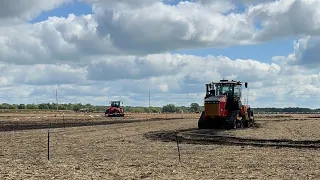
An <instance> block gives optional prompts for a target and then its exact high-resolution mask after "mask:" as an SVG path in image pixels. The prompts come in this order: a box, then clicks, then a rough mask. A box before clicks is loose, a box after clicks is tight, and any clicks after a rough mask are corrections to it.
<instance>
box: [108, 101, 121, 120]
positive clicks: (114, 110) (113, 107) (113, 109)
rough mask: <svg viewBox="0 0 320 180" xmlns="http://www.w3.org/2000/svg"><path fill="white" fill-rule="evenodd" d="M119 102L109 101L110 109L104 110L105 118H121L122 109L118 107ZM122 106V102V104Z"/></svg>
mask: <svg viewBox="0 0 320 180" xmlns="http://www.w3.org/2000/svg"><path fill="white" fill-rule="evenodd" d="M120 104H121V101H111V102H110V107H109V108H107V109H106V111H105V113H104V114H105V116H108V117H123V116H124V112H123V108H122V107H121V106H120ZM122 104H123V102H122Z"/></svg>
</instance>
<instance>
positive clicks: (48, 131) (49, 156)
mask: <svg viewBox="0 0 320 180" xmlns="http://www.w3.org/2000/svg"><path fill="white" fill-rule="evenodd" d="M49 160H50V130H49V129H48V161H49Z"/></svg>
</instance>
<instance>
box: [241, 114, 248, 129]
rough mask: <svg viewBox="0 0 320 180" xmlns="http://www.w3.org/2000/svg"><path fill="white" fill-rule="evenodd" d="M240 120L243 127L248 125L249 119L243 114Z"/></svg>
mask: <svg viewBox="0 0 320 180" xmlns="http://www.w3.org/2000/svg"><path fill="white" fill-rule="evenodd" d="M241 121H242V124H243V127H244V128H247V127H249V120H248V119H247V118H246V117H245V116H244V117H242V119H241Z"/></svg>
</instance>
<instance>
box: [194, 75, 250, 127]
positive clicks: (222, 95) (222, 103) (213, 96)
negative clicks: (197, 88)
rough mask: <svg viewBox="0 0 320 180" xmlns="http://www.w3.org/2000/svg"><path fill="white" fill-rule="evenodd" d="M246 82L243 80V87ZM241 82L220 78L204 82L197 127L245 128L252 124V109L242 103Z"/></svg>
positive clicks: (246, 84)
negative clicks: (203, 94)
mask: <svg viewBox="0 0 320 180" xmlns="http://www.w3.org/2000/svg"><path fill="white" fill-rule="evenodd" d="M247 86H248V83H247V82H245V88H247ZM241 92H242V82H240V81H233V80H232V81H228V80H220V82H215V83H214V82H212V83H209V84H206V96H205V98H204V111H203V112H202V114H201V116H200V118H199V121H198V128H199V129H211V128H216V127H221V126H224V127H227V128H230V129H231V128H247V127H249V126H252V125H253V124H254V114H253V110H252V109H251V108H250V106H249V105H244V104H242V101H241V98H242V94H241Z"/></svg>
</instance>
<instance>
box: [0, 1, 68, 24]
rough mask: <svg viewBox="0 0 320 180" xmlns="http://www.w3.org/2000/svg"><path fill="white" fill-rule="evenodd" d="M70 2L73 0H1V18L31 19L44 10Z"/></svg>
mask: <svg viewBox="0 0 320 180" xmlns="http://www.w3.org/2000/svg"><path fill="white" fill-rule="evenodd" d="M70 2H72V0H51V1H43V0H28V1H25V0H9V1H8V0H0V20H3V19H23V20H31V19H33V18H35V17H36V16H38V15H39V14H40V13H41V12H43V11H48V10H51V9H54V8H57V7H59V6H61V5H63V4H66V3H70Z"/></svg>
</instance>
